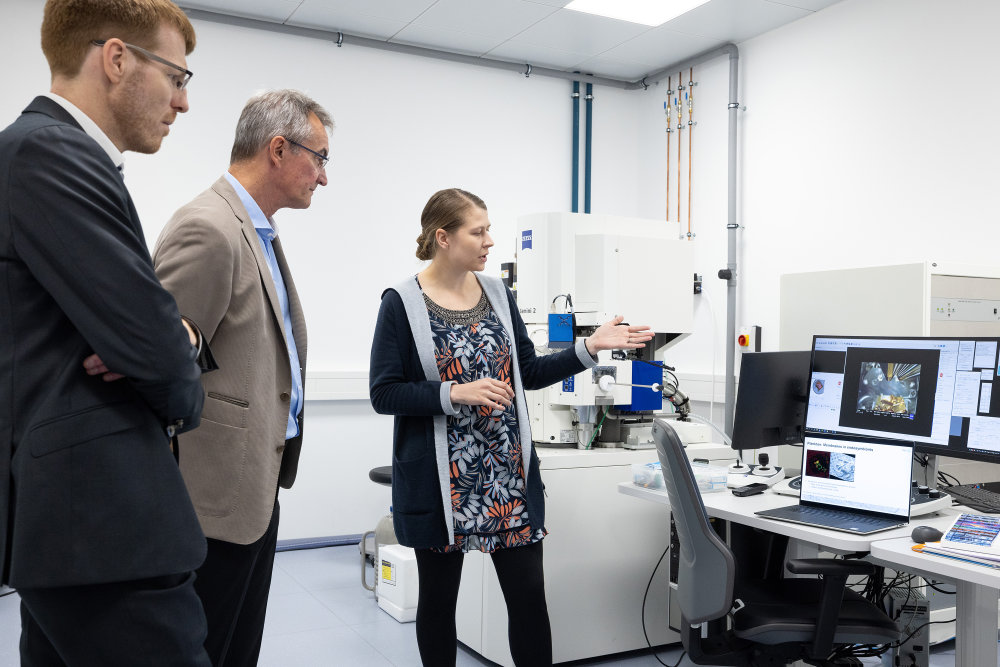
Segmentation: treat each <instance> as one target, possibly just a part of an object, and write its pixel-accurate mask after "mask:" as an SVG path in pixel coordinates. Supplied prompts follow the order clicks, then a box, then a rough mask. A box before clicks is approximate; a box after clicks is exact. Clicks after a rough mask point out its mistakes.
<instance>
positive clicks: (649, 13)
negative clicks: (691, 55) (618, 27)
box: [565, 0, 708, 26]
mask: <svg viewBox="0 0 1000 667" xmlns="http://www.w3.org/2000/svg"><path fill="white" fill-rule="evenodd" d="M706 2H708V0H573V2H571V3H569V4H568V5H566V7H565V9H572V10H573V11H576V12H584V13H585V14H596V15H597V16H605V17H607V18H609V19H619V20H621V21H629V22H631V23H641V24H642V25H649V26H658V25H663V24H664V23H666V22H667V21H669V20H670V19H672V18H676V17H678V16H680V15H681V14H684V13H686V12H689V11H691V10H692V9H694V8H695V7H697V6H699V5H703V4H705V3H706Z"/></svg>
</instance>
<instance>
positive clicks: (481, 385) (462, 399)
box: [451, 378, 514, 410]
mask: <svg viewBox="0 0 1000 667" xmlns="http://www.w3.org/2000/svg"><path fill="white" fill-rule="evenodd" d="M513 398H514V391H513V390H512V389H511V388H510V385H508V384H507V383H506V382H501V381H500V380H494V379H493V378H482V379H481V380H476V381H475V382H466V383H462V384H459V383H455V384H453V385H451V402H452V403H460V404H462V405H485V406H487V407H489V408H492V409H493V410H503V409H504V408H505V407H506V406H508V405H510V402H511V399H513Z"/></svg>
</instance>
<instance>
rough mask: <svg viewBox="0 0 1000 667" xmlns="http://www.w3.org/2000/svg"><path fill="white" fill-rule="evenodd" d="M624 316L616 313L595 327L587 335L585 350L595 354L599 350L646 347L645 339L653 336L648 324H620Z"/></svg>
mask: <svg viewBox="0 0 1000 667" xmlns="http://www.w3.org/2000/svg"><path fill="white" fill-rule="evenodd" d="M624 319H625V318H624V317H623V316H622V315H618V316H616V317H615V319H613V320H610V321H608V322H605V323H604V324H602V325H601V326H599V327H597V331H595V332H594V333H592V334H591V335H590V336H588V337H587V339H586V341H584V342H585V344H586V346H587V351H588V352H590V353H591V354H597V353H598V352H599V351H601V350H634V349H636V348H639V347H646V341H648V340H651V339H652V338H653V332H652V331H650V330H649V327H648V326H645V325H641V326H629V325H622V320H624Z"/></svg>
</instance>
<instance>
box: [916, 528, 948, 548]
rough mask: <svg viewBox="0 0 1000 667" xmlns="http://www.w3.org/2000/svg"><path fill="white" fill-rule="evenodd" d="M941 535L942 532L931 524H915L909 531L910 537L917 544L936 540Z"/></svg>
mask: <svg viewBox="0 0 1000 667" xmlns="http://www.w3.org/2000/svg"><path fill="white" fill-rule="evenodd" d="M943 535H944V533H942V532H941V531H940V530H938V529H937V528H934V527H932V526H917V527H916V528H914V529H913V532H912V533H910V539H912V540H913V541H914V542H916V543H917V544H923V543H924V542H938V541H939V540H940V539H941V537H942V536H943Z"/></svg>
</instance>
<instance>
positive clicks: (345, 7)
mask: <svg viewBox="0 0 1000 667" xmlns="http://www.w3.org/2000/svg"><path fill="white" fill-rule="evenodd" d="M205 1H206V0H202V2H205ZM255 1H257V2H260V1H261V0H255ZM299 2H301V5H302V6H301V8H300V9H299V10H298V11H296V12H295V18H296V19H300V18H301V17H300V16H299V15H300V14H301V15H304V16H310V17H313V18H315V17H318V16H323V15H327V14H339V15H341V16H345V15H346V16H350V15H352V14H364V15H366V16H377V17H379V18H383V19H393V20H397V21H405V22H406V23H409V22H410V21H412V20H413V19H415V18H417V17H418V16H420V15H421V14H423V13H424V12H425V11H427V9H428V8H430V7H431V6H432V5H434V3H435V0H377V1H376V0H336V1H335V2H332V1H331V0H299Z"/></svg>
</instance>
